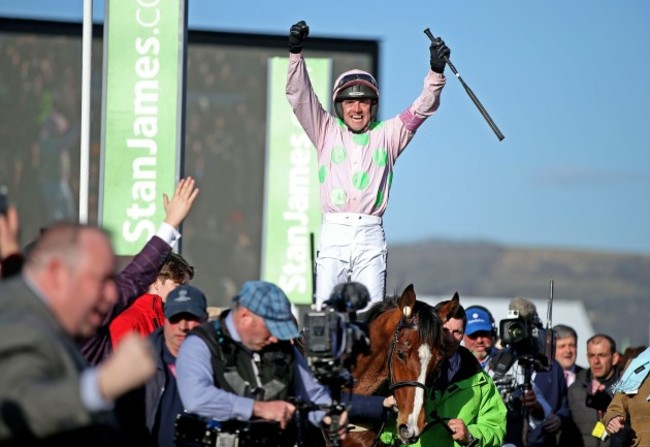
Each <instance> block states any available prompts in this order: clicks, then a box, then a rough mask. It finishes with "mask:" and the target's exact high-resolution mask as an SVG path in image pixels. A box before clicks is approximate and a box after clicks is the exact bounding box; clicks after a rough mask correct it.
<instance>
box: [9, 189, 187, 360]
mask: <svg viewBox="0 0 650 447" xmlns="http://www.w3.org/2000/svg"><path fill="white" fill-rule="evenodd" d="M198 193H199V190H198V189H197V188H196V187H195V181H194V179H192V178H191V177H186V178H183V179H181V180H180V181H179V182H178V185H177V186H176V191H175V192H174V195H173V197H172V198H171V200H170V199H169V198H168V197H167V195H166V194H163V205H164V207H165V214H166V215H165V220H164V221H163V222H162V223H161V224H160V227H159V228H158V231H157V232H156V234H155V235H154V236H153V237H152V238H151V239H150V240H149V241H148V242H147V244H146V245H145V246H144V247H143V248H142V250H141V251H140V252H139V253H138V254H137V255H136V256H135V257H134V258H133V260H131V262H130V263H129V264H128V265H127V266H126V268H125V269H124V270H122V271H121V272H120V273H119V274H118V275H117V276H116V277H115V284H116V285H117V291H118V294H117V300H116V302H115V304H113V306H111V308H110V309H109V310H108V311H107V312H106V313H105V314H104V317H103V318H104V319H103V321H102V322H101V324H100V325H99V327H98V328H97V330H96V332H95V333H94V334H93V335H92V336H91V337H84V338H83V339H81V340H79V342H80V346H81V352H82V353H83V355H84V357H86V359H87V360H88V361H89V362H90V363H91V364H92V365H96V364H98V363H99V362H100V361H101V360H103V359H105V358H106V357H108V356H109V355H110V353H111V352H112V350H113V345H112V343H111V336H110V332H109V325H110V323H111V322H112V321H113V320H114V319H115V318H116V317H117V316H118V315H119V314H120V313H122V312H123V311H124V310H126V309H127V308H128V307H129V306H130V305H131V304H132V303H133V302H134V301H135V300H136V299H137V298H138V297H139V296H140V295H142V294H143V293H145V292H146V291H147V290H148V288H149V286H150V285H151V283H153V282H154V281H156V278H157V277H158V274H159V272H160V269H161V268H162V266H163V265H164V263H165V261H166V260H167V258H168V257H169V254H170V253H171V251H172V247H173V246H174V244H175V242H176V241H177V240H178V239H179V238H180V236H181V235H180V233H179V232H178V229H179V227H180V225H181V223H182V222H183V220H184V219H185V218H186V217H187V215H188V213H189V212H190V210H191V209H192V204H193V203H194V200H195V199H196V197H197V195H198ZM18 229H19V225H18V214H17V212H16V209H15V208H14V207H9V209H8V210H7V215H6V217H5V216H0V261H1V262H2V267H1V268H2V270H1V271H0V274H1V276H2V278H7V277H9V276H14V275H17V274H19V273H20V271H21V268H22V266H23V262H24V257H23V254H22V253H21V252H20V249H19V245H18Z"/></svg>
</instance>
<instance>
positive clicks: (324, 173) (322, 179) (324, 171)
mask: <svg viewBox="0 0 650 447" xmlns="http://www.w3.org/2000/svg"><path fill="white" fill-rule="evenodd" d="M326 178H327V167H325V165H321V167H320V168H319V169H318V180H319V181H320V182H321V184H323V183H325V179H326Z"/></svg>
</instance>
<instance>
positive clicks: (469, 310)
mask: <svg viewBox="0 0 650 447" xmlns="http://www.w3.org/2000/svg"><path fill="white" fill-rule="evenodd" d="M473 309H476V310H481V311H483V312H485V313H486V314H487V315H488V317H489V318H490V326H492V330H491V331H490V332H491V333H492V335H493V336H494V337H496V336H497V326H496V323H495V322H494V317H493V316H492V312H490V311H489V310H488V309H487V308H485V307H483V306H479V305H478V304H473V305H471V306H469V307H468V308H467V309H465V314H466V315H467V318H468V319H469V317H470V315H471V313H472V310H473Z"/></svg>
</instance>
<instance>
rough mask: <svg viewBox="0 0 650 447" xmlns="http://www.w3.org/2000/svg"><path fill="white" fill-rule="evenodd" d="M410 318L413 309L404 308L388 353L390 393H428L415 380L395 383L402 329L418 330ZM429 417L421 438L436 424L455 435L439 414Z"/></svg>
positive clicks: (422, 384) (422, 385) (425, 388)
mask: <svg viewBox="0 0 650 447" xmlns="http://www.w3.org/2000/svg"><path fill="white" fill-rule="evenodd" d="M410 316H411V308H410V307H409V306H406V307H404V310H403V314H402V317H401V318H400V320H399V322H398V323H397V327H396V328H395V333H394V334H393V341H392V342H391V345H390V351H389V352H388V389H389V390H390V391H393V390H395V389H397V388H402V387H405V386H413V387H416V388H422V389H423V390H424V391H425V393H426V391H427V387H426V385H425V384H424V383H421V382H418V381H415V380H403V381H401V382H394V381H393V355H394V353H395V346H396V345H397V341H398V335H399V332H400V331H401V330H402V329H417V328H418V326H417V324H414V323H409V322H408V319H409V318H410ZM429 417H430V421H429V422H428V423H427V424H426V425H425V426H424V427H423V428H422V431H421V432H420V435H419V436H422V433H424V432H425V431H427V430H428V429H430V428H431V427H432V426H433V425H434V424H438V423H439V424H441V425H442V426H443V427H444V428H445V429H446V430H447V431H449V432H450V433H451V434H453V432H452V431H451V429H450V428H449V427H448V426H447V424H446V423H445V419H444V418H441V417H440V416H438V414H437V412H436V411H435V410H434V411H433V412H432V413H431V414H430V415H429ZM378 437H379V435H378V436H377V438H378ZM376 441H377V439H375V443H376ZM375 443H373V444H372V445H373V446H374V445H375Z"/></svg>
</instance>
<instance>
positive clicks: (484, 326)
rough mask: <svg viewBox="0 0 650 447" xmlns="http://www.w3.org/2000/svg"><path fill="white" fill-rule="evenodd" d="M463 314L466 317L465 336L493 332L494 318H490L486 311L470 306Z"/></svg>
mask: <svg viewBox="0 0 650 447" xmlns="http://www.w3.org/2000/svg"><path fill="white" fill-rule="evenodd" d="M465 314H466V315H467V326H466V327H465V335H472V334H474V333H476V332H480V331H484V332H492V331H494V326H493V324H494V318H492V315H491V314H490V313H489V312H488V311H487V310H486V309H484V308H481V307H475V306H470V307H468V308H467V309H465Z"/></svg>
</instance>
